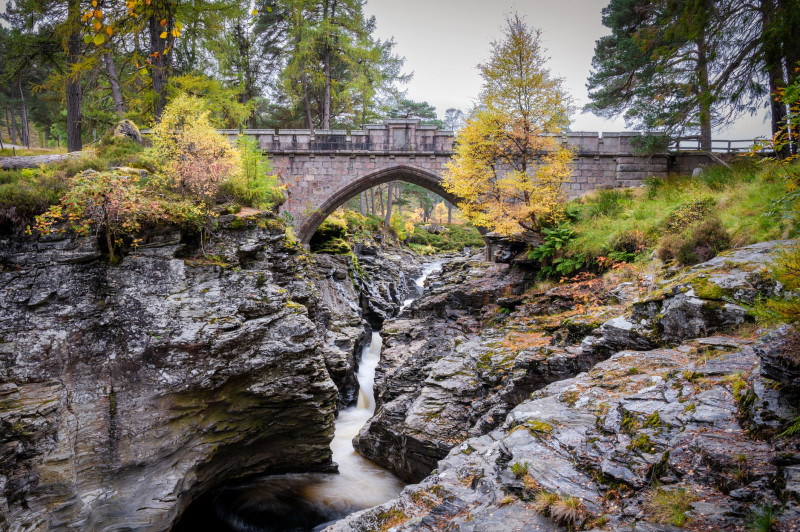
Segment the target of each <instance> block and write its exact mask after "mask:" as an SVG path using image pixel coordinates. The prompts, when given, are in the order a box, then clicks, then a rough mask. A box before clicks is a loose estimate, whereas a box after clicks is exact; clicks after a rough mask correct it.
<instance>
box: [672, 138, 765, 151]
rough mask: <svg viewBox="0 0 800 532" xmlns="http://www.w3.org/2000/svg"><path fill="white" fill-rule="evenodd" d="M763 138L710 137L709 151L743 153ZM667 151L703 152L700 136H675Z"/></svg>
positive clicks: (750, 149)
mask: <svg viewBox="0 0 800 532" xmlns="http://www.w3.org/2000/svg"><path fill="white" fill-rule="evenodd" d="M763 141H764V138H763V137H761V138H755V139H743V140H722V139H712V140H711V151H712V152H713V153H725V154H732V155H736V154H743V153H748V152H750V151H753V146H755V145H757V144H759V142H763ZM669 151H671V152H676V153H680V152H693V151H702V152H705V151H706V150H703V149H702V148H701V147H700V136H699V135H694V136H689V137H676V138H674V139H673V140H672V143H670V145H669ZM769 151H770V150H769V149H766V148H761V149H759V150H757V153H768V152H769Z"/></svg>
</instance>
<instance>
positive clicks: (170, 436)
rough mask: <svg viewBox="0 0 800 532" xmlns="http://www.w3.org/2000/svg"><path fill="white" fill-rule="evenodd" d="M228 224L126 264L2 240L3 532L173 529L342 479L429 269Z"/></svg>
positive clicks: (266, 225)
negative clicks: (350, 409)
mask: <svg viewBox="0 0 800 532" xmlns="http://www.w3.org/2000/svg"><path fill="white" fill-rule="evenodd" d="M220 225H221V227H222V229H221V231H219V232H218V233H217V234H215V235H214V236H213V238H212V239H211V241H210V242H207V243H206V244H205V256H202V255H200V254H198V253H197V252H198V251H199V250H198V245H199V244H198V242H196V241H193V240H192V239H191V238H188V237H187V236H186V235H181V234H180V233H179V232H165V233H160V234H154V235H150V236H149V237H147V238H146V239H145V241H144V243H143V244H142V245H140V246H139V247H138V248H136V249H135V250H131V251H130V253H128V254H127V256H125V257H124V259H123V260H122V261H121V262H120V263H119V264H115V265H111V264H108V263H107V261H105V260H104V258H103V256H102V255H101V251H100V250H99V249H98V247H97V241H96V240H95V239H93V238H85V239H70V238H64V239H58V238H42V239H39V240H14V239H5V240H2V241H0V530H61V529H75V530H167V529H169V528H170V526H171V525H172V523H173V522H175V520H176V519H177V518H178V516H179V515H180V514H181V512H182V511H183V510H184V509H185V508H186V506H187V505H188V504H189V503H190V502H191V501H192V500H193V499H194V498H196V497H197V496H199V495H200V494H202V493H203V492H205V491H207V490H209V489H211V488H213V487H214V486H217V485H220V484H222V483H224V482H226V481H229V480H232V479H235V478H238V477H243V476H248V475H254V474H259V473H265V472H270V473H280V472H285V471H303V470H317V471H321V470H331V469H333V468H334V467H335V466H334V465H333V464H332V462H331V451H330V448H329V442H330V439H331V437H332V432H333V420H334V415H335V413H336V411H337V408H340V407H341V406H343V405H346V404H348V403H350V402H352V400H353V398H354V397H356V394H357V383H356V382H355V379H354V377H353V371H354V368H355V366H356V364H357V362H356V360H357V358H356V354H357V353H358V352H359V344H360V342H362V341H363V338H364V335H365V326H366V325H368V324H369V322H373V323H379V322H380V321H381V320H382V319H384V318H385V317H387V316H389V315H391V314H392V313H394V312H396V310H397V309H398V308H399V306H400V304H401V303H402V300H403V298H404V297H405V295H406V294H407V291H408V286H409V284H410V283H408V282H406V277H405V276H404V274H403V271H404V270H407V271H410V272H411V273H413V269H414V268H415V267H416V263H415V262H414V261H411V260H408V259H407V258H405V257H397V256H396V257H395V260H394V261H392V260H391V259H390V260H389V261H388V262H387V261H380V262H381V264H380V265H378V264H376V263H377V262H379V261H376V260H375V256H374V253H373V255H372V256H370V257H369V258H367V259H366V260H365V261H364V265H363V266H357V265H356V264H357V263H355V262H353V260H352V259H351V258H349V257H314V258H311V257H309V256H308V255H306V254H303V253H302V250H301V248H300V247H299V246H297V245H293V244H288V243H287V241H286V238H285V235H284V233H283V229H282V228H280V227H278V226H276V225H275V224H274V223H273V222H272V221H271V220H268V219H258V218H254V219H249V220H242V219H238V218H236V217H233V216H227V217H223V218H221V219H220ZM409 269H410V270H409ZM367 270H370V271H371V272H372V273H373V277H372V278H367V277H366V275H368V274H367ZM412 284H413V283H412Z"/></svg>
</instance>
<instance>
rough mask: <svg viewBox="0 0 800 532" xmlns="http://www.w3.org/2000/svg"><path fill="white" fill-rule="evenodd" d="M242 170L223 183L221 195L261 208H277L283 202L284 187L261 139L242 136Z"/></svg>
mask: <svg viewBox="0 0 800 532" xmlns="http://www.w3.org/2000/svg"><path fill="white" fill-rule="evenodd" d="M237 146H238V148H239V153H240V154H241V158H240V160H241V170H240V171H239V172H236V173H232V174H231V175H230V176H229V177H228V179H226V180H225V181H223V182H222V183H221V184H220V194H221V195H222V196H223V197H227V198H228V199H230V200H233V201H235V202H237V203H239V204H241V205H245V206H249V207H254V208H256V209H262V210H276V209H277V207H278V206H280V205H281V204H283V202H284V201H285V197H284V195H283V190H284V189H285V186H284V185H282V184H281V183H280V180H279V179H278V176H277V174H275V173H274V172H273V171H272V165H271V164H270V162H269V159H267V157H265V156H264V155H263V154H262V153H261V149H260V148H259V147H258V141H257V140H256V139H255V138H253V137H247V136H244V135H240V136H239V138H238V140H237Z"/></svg>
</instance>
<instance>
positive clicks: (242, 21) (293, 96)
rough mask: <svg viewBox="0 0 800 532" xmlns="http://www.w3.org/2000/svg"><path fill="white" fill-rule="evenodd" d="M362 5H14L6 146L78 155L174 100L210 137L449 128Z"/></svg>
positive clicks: (3, 84) (1, 101)
mask: <svg viewBox="0 0 800 532" xmlns="http://www.w3.org/2000/svg"><path fill="white" fill-rule="evenodd" d="M362 8H363V4H362V2H361V1H359V0H322V1H313V2H312V1H308V0H266V1H262V0H258V1H255V2H252V1H241V0H218V1H208V0H191V1H181V0H178V1H175V0H141V1H139V0H131V1H120V0H99V1H98V0H93V1H85V0H69V1H67V2H64V1H46V0H45V1H42V0H12V1H11V2H10V3H9V4H8V6H7V9H6V12H5V13H3V14H2V19H3V20H4V21H5V22H6V25H7V27H0V57H3V58H4V59H5V61H4V62H3V64H2V66H0V108H2V110H1V111H0V121H2V123H3V138H4V139H5V140H6V141H11V142H12V143H15V144H20V145H26V146H49V147H54V146H60V145H64V144H67V145H69V150H70V151H73V150H75V149H80V147H81V146H82V145H83V144H84V143H86V142H91V141H93V140H95V139H96V138H98V137H100V136H102V133H103V132H105V131H106V130H107V129H108V128H110V127H111V126H113V125H114V124H116V123H117V122H118V121H119V119H120V117H123V116H124V117H126V118H130V119H131V120H133V121H134V122H135V123H136V124H139V125H140V126H143V127H144V126H151V125H153V124H154V123H155V122H157V121H158V120H159V118H160V116H161V114H162V113H163V109H164V106H165V105H166V103H167V102H168V101H169V100H171V99H172V98H173V97H175V96H176V95H177V94H180V93H186V94H189V95H193V96H197V97H201V98H203V99H204V100H205V102H206V106H207V107H208V108H209V109H211V111H212V112H211V119H212V123H213V124H214V125H216V126H218V127H229V128H236V127H251V128H308V129H316V128H320V129H331V128H334V129H335V128H353V129H355V128H358V127H360V126H362V125H363V124H365V123H371V122H375V121H378V120H380V119H381V118H385V117H395V118H419V119H421V120H423V121H424V123H433V124H437V125H439V126H441V127H445V128H448V127H449V128H455V127H458V123H459V120H460V119H461V117H462V116H463V113H462V112H461V111H460V110H456V109H450V110H447V111H446V112H445V113H444V116H443V119H440V118H439V117H437V113H436V110H435V109H434V108H433V107H432V106H430V105H429V104H427V103H426V102H415V101H411V100H409V99H407V98H405V93H404V90H403V86H404V84H405V83H406V82H407V81H408V80H409V79H410V78H411V73H409V72H407V71H406V70H405V65H404V59H403V58H402V57H399V56H398V55H397V54H396V53H395V51H394V47H395V43H394V41H393V40H388V41H384V40H380V39H377V38H376V37H374V35H373V33H374V29H375V23H376V21H375V19H374V17H367V16H365V15H364V12H363V9H362Z"/></svg>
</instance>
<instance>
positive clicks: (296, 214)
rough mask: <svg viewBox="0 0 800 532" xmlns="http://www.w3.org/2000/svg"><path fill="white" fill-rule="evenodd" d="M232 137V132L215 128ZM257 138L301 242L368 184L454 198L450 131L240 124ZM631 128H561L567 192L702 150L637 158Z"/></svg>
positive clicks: (691, 161) (629, 180) (622, 180)
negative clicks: (568, 159) (570, 151)
mask: <svg viewBox="0 0 800 532" xmlns="http://www.w3.org/2000/svg"><path fill="white" fill-rule="evenodd" d="M220 133H222V134H224V135H227V136H228V137H229V139H230V140H231V141H232V142H233V141H235V138H236V136H237V135H239V130H222V131H220ZM243 133H244V134H245V135H249V136H253V137H255V138H256V139H258V143H259V146H260V147H261V149H262V150H263V151H264V152H265V153H267V154H269V155H270V157H271V158H272V159H273V163H274V166H275V168H276V169H277V170H279V171H280V174H281V176H282V179H283V181H284V183H286V184H287V185H288V199H287V201H286V203H285V204H284V205H283V207H282V210H283V212H285V213H288V214H290V215H291V216H292V217H293V218H294V225H295V232H296V234H297V238H298V239H299V240H300V241H301V242H302V243H303V244H308V242H309V240H310V239H311V237H312V235H313V234H314V232H315V231H316V230H317V227H319V225H320V224H321V223H322V222H323V220H325V218H327V217H328V215H330V214H331V213H332V212H333V211H334V210H336V209H337V208H338V207H339V206H340V205H342V204H343V203H344V202H345V201H347V200H348V199H350V198H352V197H353V196H355V195H357V194H359V193H361V192H362V191H364V190H367V189H369V188H371V187H373V186H375V185H380V184H383V183H387V182H389V181H407V182H410V183H414V184H417V185H420V186H422V187H424V188H427V189H428V190H430V191H432V192H434V193H436V194H438V195H440V196H442V197H443V198H445V199H447V200H448V201H450V202H451V203H457V202H458V198H456V197H454V196H453V195H452V194H450V193H448V192H447V191H446V190H444V188H442V185H441V175H442V172H443V171H444V165H445V164H446V163H447V162H449V161H450V158H451V156H452V155H453V132H452V131H442V130H439V129H438V128H437V127H436V126H428V125H422V124H420V121H419V120H407V119H391V120H386V121H385V122H384V123H383V124H376V125H367V126H364V129H363V130H359V131H352V132H347V131H344V130H329V131H322V130H317V131H315V132H313V133H312V132H311V131H309V130H306V129H280V130H277V131H276V130H258V129H250V130H244V131H243ZM635 136H639V134H638V133H603V134H602V135H600V134H598V133H585V132H572V133H566V134H565V135H564V136H563V137H562V142H563V143H565V144H569V145H570V146H572V147H573V148H574V149H575V152H576V158H575V160H574V162H573V171H572V178H571V182H570V183H569V184H568V185H567V186H568V194H569V195H570V196H571V197H574V196H578V195H581V194H583V193H585V192H588V191H590V190H594V189H597V188H617V187H631V186H638V185H641V184H642V183H643V182H644V180H645V179H646V178H648V177H651V176H660V177H663V176H665V175H666V174H667V172H668V171H670V170H673V169H676V170H680V171H691V169H692V168H695V167H696V166H698V164H700V163H701V162H707V161H708V158H707V156H705V155H698V154H697V153H694V154H692V153H682V154H681V153H679V154H672V155H666V154H665V155H657V156H652V157H642V156H637V155H634V153H633V150H632V148H631V145H630V139H631V138H632V137H635Z"/></svg>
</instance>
